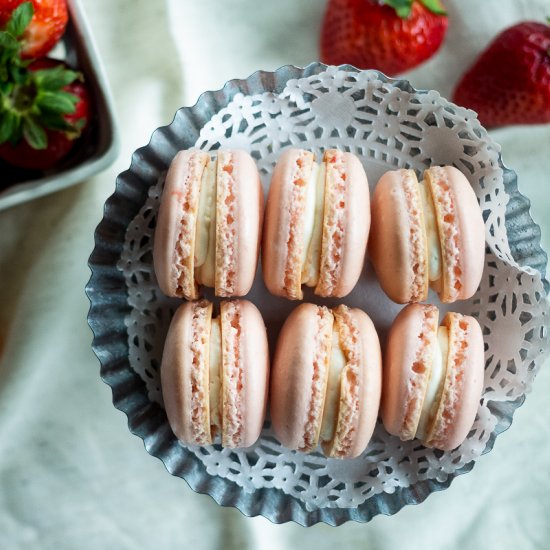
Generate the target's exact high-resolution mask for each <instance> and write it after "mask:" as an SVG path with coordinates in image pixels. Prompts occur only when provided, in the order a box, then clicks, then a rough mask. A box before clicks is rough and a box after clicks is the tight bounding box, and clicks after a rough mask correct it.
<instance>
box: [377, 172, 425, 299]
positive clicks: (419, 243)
mask: <svg viewBox="0 0 550 550" xmlns="http://www.w3.org/2000/svg"><path fill="white" fill-rule="evenodd" d="M369 255H370V259H371V261H372V264H373V266H374V269H375V271H376V275H377V277H378V282H379V283H380V286H381V287H382V289H383V290H384V292H385V293H386V294H387V295H388V296H389V298H390V299H392V300H393V301H394V302H397V303H399V304H405V303H408V302H421V301H424V300H425V299H426V298H427V297H428V273H427V241H426V232H425V229H424V215H423V211H422V203H421V198H420V194H419V189H418V180H417V178H416V175H415V173H414V172H413V171H412V170H394V171H390V172H386V173H385V174H384V175H383V176H382V177H381V178H380V180H379V181H378V184H377V185H376V188H375V190H374V195H373V200H372V228H371V232H370V238H369Z"/></svg>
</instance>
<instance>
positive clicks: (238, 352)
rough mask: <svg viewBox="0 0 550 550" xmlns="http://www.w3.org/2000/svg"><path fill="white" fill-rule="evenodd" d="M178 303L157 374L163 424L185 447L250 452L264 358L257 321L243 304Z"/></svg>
mask: <svg viewBox="0 0 550 550" xmlns="http://www.w3.org/2000/svg"><path fill="white" fill-rule="evenodd" d="M212 312H213V306H212V304H211V303H210V302H208V301H206V300H201V301H198V302H189V303H184V304H183V305H181V306H180V307H179V308H178V310H177V311H176V314H175V315H174V318H173V319H172V322H171V324H170V328H169V330H168V335H167V337H166V342H165V345H164V352H163V356H162V364H161V369H160V375H161V386H162V396H163V399H164V405H165V408H166V414H167V416H168V422H169V423H170V426H171V427H172V430H173V432H174V434H175V435H176V437H177V438H178V439H179V440H181V441H183V442H184V443H188V444H191V445H210V444H212V443H215V442H216V441H217V440H218V439H219V440H220V441H221V444H222V445H223V446H225V447H249V446H250V445H252V444H253V443H254V442H255V441H256V440H257V439H258V437H259V436H260V431H261V429H262V425H263V422H264V417H265V408H266V401H267V389H268V380H269V353H268V347H267V335H266V330H265V325H264V322H263V319H262V316H261V314H260V312H259V311H258V309H257V308H256V306H254V305H253V304H252V303H251V302H249V301H247V300H233V301H224V302H222V303H221V305H220V314H219V316H218V317H215V318H213V315H212Z"/></svg>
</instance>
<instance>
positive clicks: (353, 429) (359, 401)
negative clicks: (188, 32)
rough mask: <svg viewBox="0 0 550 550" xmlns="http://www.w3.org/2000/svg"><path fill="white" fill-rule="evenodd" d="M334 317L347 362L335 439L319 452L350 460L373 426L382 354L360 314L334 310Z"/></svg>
mask: <svg viewBox="0 0 550 550" xmlns="http://www.w3.org/2000/svg"><path fill="white" fill-rule="evenodd" d="M334 316H335V319H336V323H337V325H338V328H339V333H340V343H341V344H340V345H342V346H343V347H344V350H345V354H346V358H347V360H348V361H347V364H346V367H345V369H344V371H343V372H342V375H341V389H340V407H339V413H338V421H337V424H336V430H335V437H334V439H333V441H331V442H330V443H327V444H324V445H323V449H324V451H325V454H326V455H327V456H331V457H335V458H354V457H357V456H359V455H360V454H361V453H362V452H363V451H364V450H365V449H366V447H367V445H368V443H369V441H370V439H371V437H372V433H373V431H374V428H375V425H376V419H377V417H378V409H379V406H380V392H381V385H382V354H381V351H380V341H379V339H378V334H377V332H376V329H375V327H374V325H373V323H372V321H371V319H370V317H369V316H368V315H367V314H366V313H365V312H364V311H361V310H360V309H356V308H353V309H350V308H348V307H346V306H338V307H337V308H336V309H335V310H334Z"/></svg>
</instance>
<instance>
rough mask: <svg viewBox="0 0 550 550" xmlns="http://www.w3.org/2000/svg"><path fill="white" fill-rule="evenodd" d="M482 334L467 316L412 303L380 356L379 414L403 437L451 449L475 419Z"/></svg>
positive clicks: (480, 380) (480, 379)
mask: <svg viewBox="0 0 550 550" xmlns="http://www.w3.org/2000/svg"><path fill="white" fill-rule="evenodd" d="M483 377H484V353H483V336H482V333H481V327H480V326H479V323H478V322H477V321H476V320H475V319H474V318H473V317H469V316H467V315H461V314H460V313H447V314H446V315H445V317H444V318H443V322H442V323H441V326H439V310H438V309H437V308H436V307H435V306H433V305H424V304H410V305H408V306H407V307H405V308H404V309H403V310H402V311H401V313H400V314H399V315H398V316H397V317H396V319H395V321H394V323H393V325H392V328H391V330H390V334H389V336H388V342H387V349H386V354H385V359H384V375H383V384H382V387H383V390H382V407H381V416H382V420H383V422H384V426H385V428H386V430H387V431H388V432H389V433H391V434H393V435H396V436H398V437H399V438H400V439H402V440H403V441H405V440H408V439H414V438H417V439H420V440H421V441H422V443H423V444H424V445H426V446H428V447H434V448H437V449H442V450H451V449H454V448H455V447H457V446H458V445H460V444H461V443H462V442H463V441H464V439H466V436H467V435H468V432H469V431H470V429H471V428H472V425H473V423H474V420H475V417H476V412H477V409H478V407H479V400H480V398H481V393H482V391H483Z"/></svg>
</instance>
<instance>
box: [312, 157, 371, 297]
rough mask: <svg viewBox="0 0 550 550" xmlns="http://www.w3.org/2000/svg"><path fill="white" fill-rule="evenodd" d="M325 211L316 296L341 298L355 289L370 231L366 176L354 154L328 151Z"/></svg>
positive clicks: (368, 195) (326, 159) (325, 160)
mask: <svg viewBox="0 0 550 550" xmlns="http://www.w3.org/2000/svg"><path fill="white" fill-rule="evenodd" d="M323 160H324V162H325V164H326V186H325V208H324V217H323V237H322V245H321V267H320V271H319V282H318V284H317V286H316V287H315V294H317V295H319V296H324V297H335V298H341V297H343V296H346V295H347V294H349V293H350V292H351V291H352V290H353V287H354V286H355V285H356V283H357V281H358V279H359V277H360V275H361V271H362V270H363V265H364V263H365V253H366V249H367V241H368V238H369V229H370V219H371V215H370V194H369V184H368V181H367V175H366V174H365V170H364V169H363V166H362V164H361V162H360V161H359V159H358V158H357V157H356V156H355V155H353V154H352V153H343V152H341V151H338V150H336V149H329V150H327V151H325V154H324V159H323Z"/></svg>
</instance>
